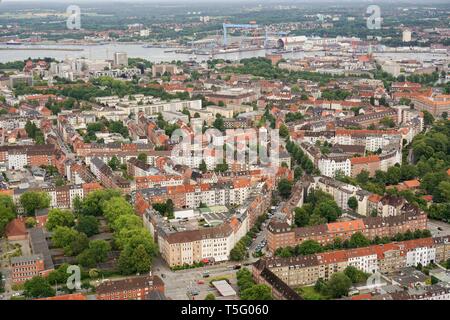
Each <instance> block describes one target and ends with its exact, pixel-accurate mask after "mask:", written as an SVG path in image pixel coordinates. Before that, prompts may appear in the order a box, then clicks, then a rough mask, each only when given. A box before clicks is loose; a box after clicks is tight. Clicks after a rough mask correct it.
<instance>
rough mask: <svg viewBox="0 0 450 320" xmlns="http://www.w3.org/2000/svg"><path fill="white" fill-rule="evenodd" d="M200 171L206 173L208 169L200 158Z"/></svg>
mask: <svg viewBox="0 0 450 320" xmlns="http://www.w3.org/2000/svg"><path fill="white" fill-rule="evenodd" d="M198 168H199V169H200V171H201V172H203V173H206V172H207V171H208V167H207V166H206V162H205V160H202V163H200V165H199V167H198Z"/></svg>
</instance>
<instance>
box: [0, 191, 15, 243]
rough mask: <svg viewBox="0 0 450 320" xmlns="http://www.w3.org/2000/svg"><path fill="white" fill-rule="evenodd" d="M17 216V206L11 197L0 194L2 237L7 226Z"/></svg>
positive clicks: (0, 235) (0, 230)
mask: <svg viewBox="0 0 450 320" xmlns="http://www.w3.org/2000/svg"><path fill="white" fill-rule="evenodd" d="M15 217H16V208H15V206H14V202H13V200H12V198H11V197H9V196H5V195H0V237H2V236H3V233H4V232H5V228H6V226H7V225H8V223H10V222H11V221H12V220H13V219H14V218H15Z"/></svg>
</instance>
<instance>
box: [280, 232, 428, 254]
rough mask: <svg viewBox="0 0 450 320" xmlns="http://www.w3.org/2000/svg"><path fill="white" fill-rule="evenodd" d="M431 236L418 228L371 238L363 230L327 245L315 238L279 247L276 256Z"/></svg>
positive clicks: (359, 246) (360, 246)
mask: <svg viewBox="0 0 450 320" xmlns="http://www.w3.org/2000/svg"><path fill="white" fill-rule="evenodd" d="M429 237H431V233H430V231H429V230H416V231H414V232H412V231H410V230H407V231H406V232H405V233H398V234H396V235H395V236H393V237H383V238H380V237H378V236H377V237H375V238H374V239H373V240H370V239H368V238H366V237H365V236H364V235H363V234H362V233H361V232H356V233H354V234H353V235H352V236H351V237H350V239H346V240H344V241H342V239H341V238H335V239H334V241H333V242H332V243H330V244H327V245H325V246H322V245H321V244H320V243H318V242H317V241H314V240H306V241H303V242H302V243H301V244H299V245H297V246H295V247H284V248H278V249H277V250H275V256H279V257H283V258H289V257H293V256H305V255H310V254H315V253H321V252H327V251H332V250H340V249H353V248H362V247H368V246H370V245H377V244H386V243H390V242H393V241H406V240H413V239H420V238H429Z"/></svg>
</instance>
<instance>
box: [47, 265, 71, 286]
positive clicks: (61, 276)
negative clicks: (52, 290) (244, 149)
mask: <svg viewBox="0 0 450 320" xmlns="http://www.w3.org/2000/svg"><path fill="white" fill-rule="evenodd" d="M68 267H69V264H67V263H64V264H62V265H60V266H59V267H58V269H56V270H53V271H52V272H50V273H49V274H48V276H47V281H48V282H49V283H50V284H51V285H55V284H63V283H64V284H65V283H66V282H67V279H68V278H69V277H70V273H67V268H68Z"/></svg>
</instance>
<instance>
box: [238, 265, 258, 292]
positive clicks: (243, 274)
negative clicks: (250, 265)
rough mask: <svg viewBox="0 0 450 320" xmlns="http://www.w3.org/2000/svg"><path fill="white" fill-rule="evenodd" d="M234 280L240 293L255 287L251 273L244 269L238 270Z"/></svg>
mask: <svg viewBox="0 0 450 320" xmlns="http://www.w3.org/2000/svg"><path fill="white" fill-rule="evenodd" d="M236 278H237V285H238V287H239V290H240V291H241V292H242V291H244V290H246V289H248V288H251V287H252V286H254V285H255V281H253V276H252V273H251V272H250V271H249V270H248V269H246V268H242V269H240V270H239V271H238V272H237V273H236Z"/></svg>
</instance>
